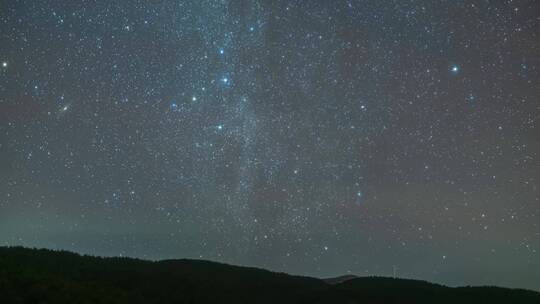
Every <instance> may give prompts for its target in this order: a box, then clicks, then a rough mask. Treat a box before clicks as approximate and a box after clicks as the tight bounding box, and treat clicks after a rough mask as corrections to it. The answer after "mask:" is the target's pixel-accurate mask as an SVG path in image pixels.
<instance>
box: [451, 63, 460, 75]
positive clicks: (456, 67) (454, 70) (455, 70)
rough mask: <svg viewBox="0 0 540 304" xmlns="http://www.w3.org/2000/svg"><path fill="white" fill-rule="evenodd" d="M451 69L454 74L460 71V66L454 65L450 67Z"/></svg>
mask: <svg viewBox="0 0 540 304" xmlns="http://www.w3.org/2000/svg"><path fill="white" fill-rule="evenodd" d="M450 71H451V72H452V73H454V74H457V73H459V66H457V65H453V66H452V67H451V68H450Z"/></svg>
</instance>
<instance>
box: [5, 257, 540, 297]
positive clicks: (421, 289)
mask: <svg viewBox="0 0 540 304" xmlns="http://www.w3.org/2000/svg"><path fill="white" fill-rule="evenodd" d="M331 279H340V280H342V281H341V282H335V281H334V282H333V284H332V283H329V282H328V281H326V280H328V279H324V280H323V279H318V278H312V277H306V276H295V275H290V274H287V273H279V272H273V271H270V270H266V269H261V268H256V267H244V266H235V265H229V264H224V263H218V262H213V261H206V260H191V259H174V260H173V259H169V260H163V261H146V260H141V259H132V258H125V257H109V258H104V257H93V256H88V255H80V254H77V253H72V252H68V251H53V250H48V249H28V248H23V247H0V302H2V303H4V302H5V303H36V302H39V303H363V302H369V303H398V302H399V303H433V301H436V302H438V303H456V302H459V303H478V301H479V299H480V302H484V303H486V301H484V300H488V302H487V303H508V301H511V302H513V303H540V293H538V292H535V291H530V290H524V289H508V288H501V287H489V286H483V287H457V288H454V287H447V286H444V285H439V284H434V283H430V282H427V281H419V280H407V279H394V278H384V277H356V276H341V277H337V278H331ZM2 299H4V300H6V301H2Z"/></svg>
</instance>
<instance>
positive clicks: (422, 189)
mask: <svg viewBox="0 0 540 304" xmlns="http://www.w3.org/2000/svg"><path fill="white" fill-rule="evenodd" d="M539 10H540V6H539V3H537V1H529V0H506V1H480V0H478V1H461V0H456V1H420V0H418V1H401V0H399V1H397V0H396V1H360V0H357V1H353V0H349V1H345V0H336V1H276V0H272V1H270V0H268V1H266V0H259V1H257V0H251V1H248V0H238V1H236V0H197V1H89V0H83V1H70V2H69V3H68V2H66V1H23V0H21V1H15V0H13V1H8V2H7V3H5V5H3V7H2V10H1V11H0V41H1V43H0V62H1V66H0V157H1V160H2V161H1V162H0V244H2V245H24V246H36V247H48V248H62V249H68V250H74V251H78V252H84V253H89V254H97V255H128V256H136V257H141V258H149V259H163V258H184V257H185V258H202V259H211V260H217V261H223V262H229V263H235V264H242V265H252V266H258V267H265V268H269V269H272V270H277V271H286V272H290V273H297V274H305V275H313V276H319V277H325V276H333V275H340V274H344V273H354V274H357V275H387V276H390V275H393V274H394V273H396V272H397V275H398V276H401V277H410V278H420V279H426V280H431V281H435V282H441V283H445V284H451V285H453V284H461V285H463V284H495V285H503V286H514V287H527V288H533V289H537V290H539V289H540V285H539V282H540V274H539V273H540V272H536V273H535V272H533V271H531V269H540V256H539V252H538V251H539V250H540V227H539V224H538V223H540V221H539V219H540V218H539V217H540V199H539V197H540V195H539V189H538V187H539V179H540V162H539V153H540V132H539V128H538V126H537V124H538V120H539V117H540V83H539V80H540V77H539V70H538V67H539V66H540V65H539V64H540V56H539V52H538V50H539V49H540V38H539V37H538V29H539V26H540V25H539V22H540V21H539V19H538V16H537V15H538V14H537V12H538V11H539Z"/></svg>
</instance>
